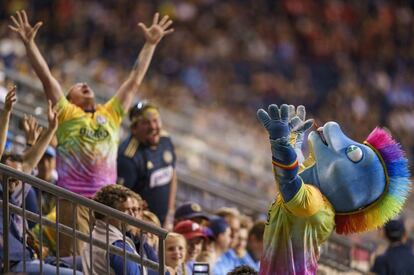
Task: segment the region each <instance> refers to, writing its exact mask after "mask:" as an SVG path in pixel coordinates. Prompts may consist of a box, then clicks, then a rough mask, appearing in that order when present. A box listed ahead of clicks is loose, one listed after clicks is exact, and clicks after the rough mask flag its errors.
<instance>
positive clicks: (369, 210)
mask: <svg viewBox="0 0 414 275" xmlns="http://www.w3.org/2000/svg"><path fill="white" fill-rule="evenodd" d="M365 143H368V144H367V145H368V146H370V147H373V148H374V149H375V150H374V151H376V153H377V154H379V156H378V157H379V158H380V159H381V161H382V164H383V166H384V172H385V174H386V178H387V180H388V183H387V188H386V190H385V191H384V193H383V194H382V195H381V197H380V198H379V199H378V200H377V201H376V202H374V203H373V204H371V205H369V206H367V207H366V208H365V209H362V210H361V211H359V212H357V213H354V214H345V215H336V216H335V223H336V232H337V233H338V234H350V233H358V232H364V231H368V230H371V229H374V228H377V227H380V226H382V225H384V224H385V223H386V222H387V221H388V220H390V219H392V218H393V217H395V216H396V215H397V214H398V213H399V212H400V211H401V209H402V207H403V205H404V203H405V200H406V198H407V196H408V194H409V192H410V189H411V180H410V171H409V169H408V160H407V158H406V157H405V153H404V151H403V150H402V149H401V146H400V144H399V143H397V142H396V141H395V140H394V139H393V138H392V137H391V135H390V134H389V133H388V132H387V131H385V130H384V129H381V128H378V127H377V128H375V129H374V130H373V131H372V132H371V134H369V136H368V138H367V140H366V142H365Z"/></svg>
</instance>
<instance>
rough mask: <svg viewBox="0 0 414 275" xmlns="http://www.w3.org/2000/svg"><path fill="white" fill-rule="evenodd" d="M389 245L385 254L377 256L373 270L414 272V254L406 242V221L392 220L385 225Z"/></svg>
mask: <svg viewBox="0 0 414 275" xmlns="http://www.w3.org/2000/svg"><path fill="white" fill-rule="evenodd" d="M384 233H385V237H386V238H387V240H388V241H389V246H388V248H387V250H386V251H385V253H384V254H382V255H379V256H377V257H376V258H375V261H374V265H373V266H372V268H371V271H372V272H373V273H375V274H380V275H387V274H414V254H413V251H412V247H411V246H410V245H407V244H406V240H407V234H406V231H405V226H404V221H402V220H391V221H389V222H388V223H386V224H385V226H384Z"/></svg>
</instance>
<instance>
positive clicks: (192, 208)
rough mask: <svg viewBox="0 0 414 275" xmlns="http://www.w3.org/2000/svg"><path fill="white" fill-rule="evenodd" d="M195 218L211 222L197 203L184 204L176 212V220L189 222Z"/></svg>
mask: <svg viewBox="0 0 414 275" xmlns="http://www.w3.org/2000/svg"><path fill="white" fill-rule="evenodd" d="M193 218H203V219H206V220H209V217H208V216H207V214H205V213H204V212H203V211H202V210H201V206H200V205H199V204H198V203H196V202H188V203H184V204H182V205H180V206H179V207H178V208H177V209H176V210H175V214H174V219H175V220H188V219H193Z"/></svg>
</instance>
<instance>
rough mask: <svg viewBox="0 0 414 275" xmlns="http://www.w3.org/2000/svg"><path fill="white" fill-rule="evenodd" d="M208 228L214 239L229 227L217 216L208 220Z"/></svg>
mask: <svg viewBox="0 0 414 275" xmlns="http://www.w3.org/2000/svg"><path fill="white" fill-rule="evenodd" d="M208 227H209V228H210V229H211V231H212V232H213V235H214V237H215V238H216V237H217V236H218V235H219V234H221V233H224V232H225V231H226V229H227V227H229V225H228V223H227V222H226V220H225V219H223V218H222V217H218V216H217V217H214V218H212V219H210V223H209V226H208Z"/></svg>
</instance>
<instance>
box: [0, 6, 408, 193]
mask: <svg viewBox="0 0 414 275" xmlns="http://www.w3.org/2000/svg"><path fill="white" fill-rule="evenodd" d="M18 9H27V10H29V11H30V14H29V16H30V17H31V18H33V20H34V21H35V20H39V21H43V22H44V26H43V27H42V29H41V31H40V35H39V38H38V43H39V44H40V45H41V48H42V49H44V50H45V52H46V55H47V58H48V63H49V64H50V65H51V66H52V68H53V73H54V74H55V75H56V76H58V78H59V80H60V81H61V82H62V83H73V81H74V80H79V79H80V80H82V79H84V78H85V77H87V78H88V79H92V80H94V81H95V82H97V83H101V84H103V86H104V87H105V90H104V89H102V91H101V90H99V89H97V90H99V91H98V92H99V93H103V96H109V94H110V93H111V92H112V91H114V90H115V89H116V88H117V87H118V86H119V85H120V82H121V81H122V80H123V79H124V78H125V75H126V73H127V72H128V71H129V69H130V68H131V66H132V63H133V62H134V60H135V58H136V56H135V55H136V51H137V49H138V48H139V47H140V45H142V40H143V37H142V36H140V35H139V32H138V31H137V28H136V24H137V23H138V22H141V21H142V22H150V20H151V19H150V15H151V14H153V13H154V11H155V10H160V11H161V13H164V14H169V15H171V16H172V18H173V19H174V22H175V23H174V28H175V32H174V34H173V35H171V36H170V37H168V39H166V41H164V42H163V43H162V45H160V49H159V50H158V51H157V54H156V57H155V60H154V62H153V66H152V69H151V72H150V77H149V80H147V81H145V85H144V87H143V88H142V92H141V94H142V95H143V97H145V98H150V99H151V100H153V101H155V102H157V103H159V104H160V105H161V106H165V107H167V108H168V109H169V110H171V111H173V112H175V113H179V114H180V115H181V116H182V117H184V118H183V121H184V122H183V123H182V124H181V125H179V127H180V128H181V129H183V137H184V138H185V140H186V141H188V142H187V144H190V145H187V146H188V147H189V148H188V150H187V151H188V152H187V155H186V156H185V157H184V158H183V160H184V161H186V162H187V164H188V165H190V166H194V168H195V169H196V168H199V167H200V166H201V167H202V166H203V158H200V157H199V156H198V155H199V154H198V153H199V152H200V151H201V152H205V151H207V150H205V148H206V147H207V146H208V147H209V148H214V150H217V151H218V152H222V153H224V155H227V156H230V157H229V161H228V162H229V163H231V164H236V165H235V167H236V172H234V171H233V172H232V171H231V169H230V170H229V169H227V168H228V167H227V166H228V165H222V164H218V165H216V166H217V167H213V168H215V169H216V170H217V174H218V175H221V174H222V177H221V178H224V179H225V181H227V179H228V181H229V182H231V181H233V182H240V181H241V182H245V183H246V185H247V186H251V187H253V188H257V187H259V188H260V189H262V190H264V191H268V190H269V187H268V185H269V184H270V183H269V182H268V181H267V180H266V181H261V180H260V179H258V178H259V177H258V176H257V175H259V174H260V173H263V172H264V171H266V170H269V169H270V164H269V165H266V163H267V161H268V158H266V156H267V152H268V151H267V150H268V146H267V144H266V143H265V142H256V140H257V139H258V137H262V138H263V140H265V139H266V137H265V135H264V133H263V131H262V130H261V129H260V128H259V126H258V123H257V121H256V120H255V111H256V109H257V108H258V107H263V106H267V105H268V104H270V103H277V104H280V103H284V102H287V103H290V104H295V105H297V104H304V105H306V107H307V110H308V113H309V114H310V115H309V116H312V117H315V118H316V120H317V122H318V123H319V124H323V123H324V122H326V121H328V120H335V121H338V122H339V123H340V124H341V126H342V127H343V128H344V129H345V132H346V133H348V134H349V135H350V136H351V137H353V138H355V139H357V140H363V139H364V138H365V137H366V136H367V135H368V133H369V132H370V131H371V129H373V128H374V127H375V126H377V125H381V126H386V127H389V128H390V129H391V130H392V131H393V133H394V135H395V136H396V137H397V138H398V139H399V140H400V141H401V142H402V144H403V146H404V147H405V148H406V149H407V152H408V154H409V157H411V156H412V154H413V153H414V142H413V140H412V139H411V138H410V136H411V134H412V133H413V132H414V125H413V123H412V121H414V120H413V119H412V117H413V115H414V114H413V112H412V106H413V105H414V91H413V87H414V85H413V83H412V79H413V77H412V74H413V56H414V55H413V54H412V51H413V50H414V47H413V46H414V43H413V39H412V36H413V35H412V32H413V24H414V23H413V15H414V13H413V2H411V1H383V0H381V1H379V0H371V1H356V0H353V1H315V0H289V1H288V0H285V1H247V0H244V1H240V0H237V1H236V0H232V1H217V0H188V1H127V0H123V1H109V0H104V1H87V2H85V1H77V0H56V1H52V0H50V1H40V2H38V1H27V0H19V1H6V2H2V3H1V4H0V20H2V21H3V22H4V24H1V27H0V37H1V41H0V55H1V57H2V61H3V66H4V67H6V68H14V69H16V70H18V71H19V72H23V73H30V69H29V65H28V64H27V62H26V60H25V58H24V56H25V55H24V48H23V47H22V45H20V44H19V41H18V40H17V39H16V37H14V35H13V34H12V33H11V32H10V31H8V29H7V25H8V23H7V20H8V16H9V15H10V14H12V12H13V11H15V10H18ZM108 91H109V92H108ZM105 93H107V94H105ZM185 122H187V123H185ZM188 122H189V123H188ZM212 133H213V134H212ZM247 133H248V134H247ZM200 138H202V140H203V141H200ZM239 162H240V163H241V164H246V163H247V164H249V163H251V166H250V167H249V171H247V172H246V171H244V174H243V172H241V171H237V170H241V169H237V167H240V166H237V163H239ZM219 163H220V162H219ZM230 166H231V165H230ZM245 166H248V165H245ZM242 167H244V166H243V165H242ZM234 178H236V179H237V180H236V181H234Z"/></svg>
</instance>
